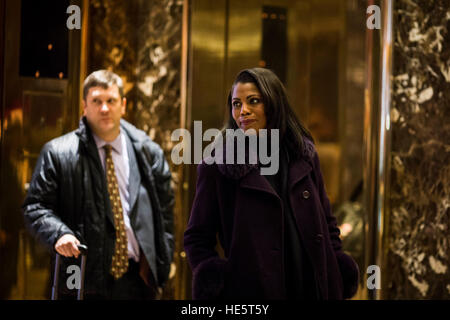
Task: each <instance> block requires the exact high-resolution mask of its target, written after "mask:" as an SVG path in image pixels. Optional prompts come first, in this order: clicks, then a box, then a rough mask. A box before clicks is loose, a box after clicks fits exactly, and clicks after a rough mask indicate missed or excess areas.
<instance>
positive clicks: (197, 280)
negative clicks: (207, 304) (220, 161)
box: [184, 163, 226, 300]
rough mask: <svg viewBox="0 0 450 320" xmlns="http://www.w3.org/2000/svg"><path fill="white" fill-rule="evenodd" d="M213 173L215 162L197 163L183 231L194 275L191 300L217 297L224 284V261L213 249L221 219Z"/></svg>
mask: <svg viewBox="0 0 450 320" xmlns="http://www.w3.org/2000/svg"><path fill="white" fill-rule="evenodd" d="M216 174H217V169H216V168H215V166H214V165H207V164H204V163H202V164H200V165H199V166H198V168H197V188H196V193H195V198H194V202H193V205H192V210H191V216H190V218H189V223H188V226H187V229H186V231H185V233H184V248H185V250H186V254H187V257H188V261H189V264H190V266H191V269H192V274H193V279H192V295H193V299H202V300H204V299H215V298H218V297H219V296H220V294H221V292H222V290H223V286H224V277H225V264H226V260H225V259H222V258H220V257H219V255H218V253H217V251H216V250H215V247H216V244H217V237H216V235H217V232H218V230H219V221H220V218H219V212H220V210H219V209H220V208H219V205H218V199H217V188H216V179H215V178H214V177H215V176H216Z"/></svg>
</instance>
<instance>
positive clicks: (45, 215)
mask: <svg viewBox="0 0 450 320" xmlns="http://www.w3.org/2000/svg"><path fill="white" fill-rule="evenodd" d="M121 130H122V132H124V133H125V135H126V138H127V151H128V155H129V157H130V180H129V181H130V185H129V192H130V200H129V201H130V222H131V225H132V228H133V230H134V232H135V235H136V238H137V240H138V243H139V246H140V249H141V258H143V257H145V261H144V260H141V261H143V262H147V263H148V266H149V269H150V270H147V271H151V273H150V274H151V275H152V277H151V278H150V280H153V281H154V282H155V283H156V284H157V285H158V286H160V287H161V286H163V285H164V283H165V282H166V280H167V278H168V274H169V271H170V263H171V261H172V256H173V248H174V240H173V212H172V210H173V205H174V196H173V191H172V189H171V187H170V181H171V174H170V170H169V166H168V163H167V161H166V160H165V158H164V153H163V151H162V149H161V148H160V147H159V146H158V145H157V144H156V143H154V142H153V141H151V140H150V138H149V137H148V136H147V135H146V134H145V132H143V131H141V130H138V129H137V128H135V127H134V126H132V125H131V124H129V123H128V122H126V121H125V120H121ZM23 210H24V216H25V222H26V225H27V226H28V227H29V229H30V230H31V231H32V233H34V234H35V235H36V236H37V237H38V238H39V239H40V240H41V241H42V243H44V244H45V245H46V246H47V247H48V248H49V249H50V250H51V251H52V252H54V245H55V243H56V241H57V240H58V239H59V238H60V237H61V236H62V235H64V234H73V235H75V236H76V237H78V238H79V239H80V240H81V241H82V242H83V243H86V244H87V245H88V248H89V251H88V259H87V266H86V294H89V293H95V294H104V290H105V288H106V279H107V274H108V273H109V270H110V266H111V259H112V254H113V251H114V243H115V228H114V220H113V216H112V212H111V206H110V203H109V195H108V191H107V188H106V178H105V175H104V172H103V168H102V165H101V162H100V157H99V155H98V151H97V148H96V145H95V142H94V140H93V138H92V134H91V132H90V129H89V126H88V125H87V121H86V119H85V118H82V119H81V121H80V126H79V128H78V129H77V130H75V131H73V132H70V133H68V134H66V135H64V136H62V137H58V138H56V139H54V140H52V141H50V142H48V143H47V144H46V145H45V146H44V147H43V149H42V151H41V154H40V156H39V159H38V162H37V164H36V168H35V171H34V174H33V177H32V181H31V183H30V188H29V190H28V194H27V197H26V199H25V202H24V205H23ZM76 263H77V262H76V261H74V259H64V263H63V267H62V268H63V269H62V270H65V269H64V266H66V267H67V266H68V265H71V264H76ZM141 271H145V270H144V269H142V270H141ZM66 278H67V274H66V273H65V272H61V279H60V288H61V290H62V291H63V292H64V290H63V289H65V288H66V285H65V283H66Z"/></svg>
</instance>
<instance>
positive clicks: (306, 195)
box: [303, 190, 310, 199]
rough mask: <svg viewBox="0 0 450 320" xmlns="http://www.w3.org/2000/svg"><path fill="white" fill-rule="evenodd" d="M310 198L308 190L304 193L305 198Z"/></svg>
mask: <svg viewBox="0 0 450 320" xmlns="http://www.w3.org/2000/svg"><path fill="white" fill-rule="evenodd" d="M309 196H310V194H309V191H308V190H305V191H303V198H305V199H308V198H309Z"/></svg>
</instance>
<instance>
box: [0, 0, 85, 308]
mask: <svg viewBox="0 0 450 320" xmlns="http://www.w3.org/2000/svg"><path fill="white" fill-rule="evenodd" d="M2 3H3V2H2ZM20 10H21V2H20V1H10V0H8V1H5V21H4V22H5V39H4V42H3V44H2V45H4V49H5V50H4V73H3V75H2V76H3V79H5V81H4V83H3V88H2V89H3V90H2V93H3V94H2V102H3V103H2V106H1V107H2V136H1V148H2V152H1V168H0V189H1V193H0V194H1V203H0V235H1V237H0V252H1V253H0V255H1V257H0V261H1V264H0V265H1V272H0V283H1V288H0V296H1V297H2V298H4V299H44V298H48V297H49V294H50V281H49V280H50V279H49V270H50V254H49V253H48V252H47V251H46V250H45V249H44V248H43V247H42V246H41V245H40V244H38V242H37V241H36V240H35V239H34V238H32V237H31V235H30V234H29V232H28V231H27V230H26V229H25V226H24V223H23V215H22V212H21V205H22V203H23V200H24V197H25V193H26V190H27V188H28V183H29V182H30V180H31V175H32V172H33V169H34V166H35V163H36V160H37V157H38V154H39V151H40V150H41V148H42V146H43V145H44V143H45V142H47V141H49V140H50V139H52V138H54V137H56V136H59V135H62V134H63V133H65V132H68V131H70V130H71V129H73V128H74V127H75V126H76V125H77V122H78V115H79V100H78V86H79V78H78V74H79V48H80V40H79V33H78V34H77V33H76V32H74V33H72V34H71V35H70V36H69V52H70V55H69V57H68V61H69V63H68V70H69V74H70V75H69V77H68V78H67V79H50V78H40V77H39V76H38V72H37V73H36V77H35V78H33V77H20V76H19V44H20V37H18V36H17V35H18V34H19V35H20V32H19V30H20V25H21V19H20V17H21V15H20V12H21V11H20ZM2 31H3V30H2ZM77 57H78V58H77Z"/></svg>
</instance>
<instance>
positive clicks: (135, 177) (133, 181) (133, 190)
mask: <svg viewBox="0 0 450 320" xmlns="http://www.w3.org/2000/svg"><path fill="white" fill-rule="evenodd" d="M125 137H126V140H127V151H128V158H129V163H130V177H129V183H128V186H129V187H128V192H129V193H130V198H129V204H130V213H131V214H132V213H133V212H134V211H133V209H134V205H135V204H136V200H137V198H138V192H139V186H140V185H141V174H140V172H139V168H138V163H137V159H136V154H135V152H134V148H133V144H132V142H131V140H130V138H129V137H128V134H125Z"/></svg>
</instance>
